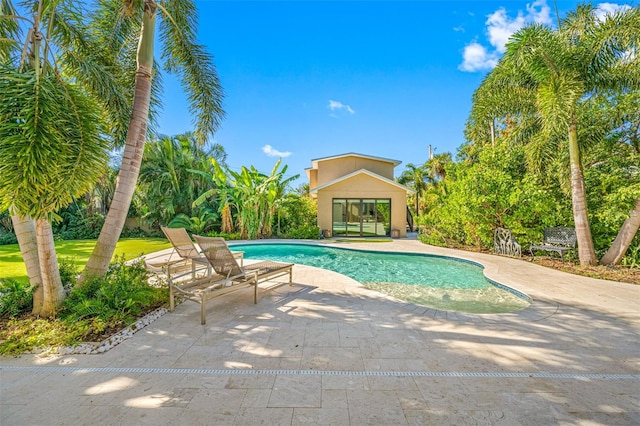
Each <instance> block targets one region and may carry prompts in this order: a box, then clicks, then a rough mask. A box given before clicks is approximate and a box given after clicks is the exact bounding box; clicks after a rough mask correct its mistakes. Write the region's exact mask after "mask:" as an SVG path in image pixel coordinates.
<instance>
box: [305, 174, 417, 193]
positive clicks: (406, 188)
mask: <svg viewBox="0 0 640 426" xmlns="http://www.w3.org/2000/svg"><path fill="white" fill-rule="evenodd" d="M361 174H365V175H368V176H371V177H372V178H375V179H378V180H380V181H382V182H385V183H388V184H389V185H393V186H395V187H397V188H400V189H403V190H405V191H407V192H408V193H409V194H415V193H416V191H414V190H413V189H411V188H408V187H406V186H404V185H400V184H399V183H398V182H396V181H394V180H391V179H387V178H386V177H384V176H380V175H379V174H377V173H373V172H371V171H369V170H367V169H360V170H356V171H355V172H353V173H349V174H348V175H344V176H340V177H339V178H338V179H334V180H332V181H330V182H327V183H325V184H323V185H320V186H316V187H315V188H312V189H311V190H310V191H309V193H311V194H317V193H318V191H319V190H321V189H325V188H328V187H330V186H332V185H335V184H337V183H339V182H342V181H345V180H348V179H351V178H352V177H354V176H358V175H361Z"/></svg>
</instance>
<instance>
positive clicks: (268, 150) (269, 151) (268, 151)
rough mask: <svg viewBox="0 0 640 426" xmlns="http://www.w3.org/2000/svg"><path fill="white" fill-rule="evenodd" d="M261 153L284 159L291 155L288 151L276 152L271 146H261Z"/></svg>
mask: <svg viewBox="0 0 640 426" xmlns="http://www.w3.org/2000/svg"><path fill="white" fill-rule="evenodd" d="M262 152H264V153H265V154H267V156H269V157H281V158H286V157H288V156H290V155H291V154H292V153H291V152H289V151H286V152H282V151H278V150H277V149H274V148H273V147H272V146H271V145H265V146H263V147H262Z"/></svg>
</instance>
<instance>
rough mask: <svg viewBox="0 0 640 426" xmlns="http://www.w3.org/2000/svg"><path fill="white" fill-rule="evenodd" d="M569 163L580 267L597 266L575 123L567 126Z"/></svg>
mask: <svg viewBox="0 0 640 426" xmlns="http://www.w3.org/2000/svg"><path fill="white" fill-rule="evenodd" d="M569 161H570V162H571V204H572V206H573V221H574V223H575V226H576V238H577V240H578V258H579V259H580V264H581V265H597V264H598V259H597V258H596V252H595V249H594V247H593V238H592V236H591V228H590V226H589V216H588V213H587V192H586V190H585V187H584V175H583V173H582V164H581V161H580V151H579V150H578V131H577V129H576V124H575V121H574V122H573V123H572V124H571V125H570V126H569Z"/></svg>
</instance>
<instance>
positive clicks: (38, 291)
mask: <svg viewBox="0 0 640 426" xmlns="http://www.w3.org/2000/svg"><path fill="white" fill-rule="evenodd" d="M11 222H13V229H14V231H15V233H16V237H17V238H18V245H19V246H20V253H22V259H23V260H24V264H25V266H26V267H27V276H28V277H29V283H30V284H31V286H33V287H34V288H35V292H34V293H33V310H34V312H35V311H37V312H39V311H40V309H42V303H43V298H42V297H43V293H42V278H41V277H40V260H39V259H38V243H37V241H36V222H35V221H34V220H33V219H31V218H30V217H26V216H25V217H22V216H19V215H17V214H15V215H12V216H11Z"/></svg>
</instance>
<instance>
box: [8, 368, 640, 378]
mask: <svg viewBox="0 0 640 426" xmlns="http://www.w3.org/2000/svg"><path fill="white" fill-rule="evenodd" d="M2 371H7V372H9V371H25V372H64V373H153V374H205V375H303V376H304V375H314V376H316V375H321V376H368V377H462V378H466V377H479V378H525V379H526V378H533V379H571V380H584V379H591V380H640V374H610V373H544V372H542V373H525V372H522V373H518V372H460V371H358V370H351V371H339V370H252V369H206V368H153V367H63V366H4V367H3V366H0V372H2Z"/></svg>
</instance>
